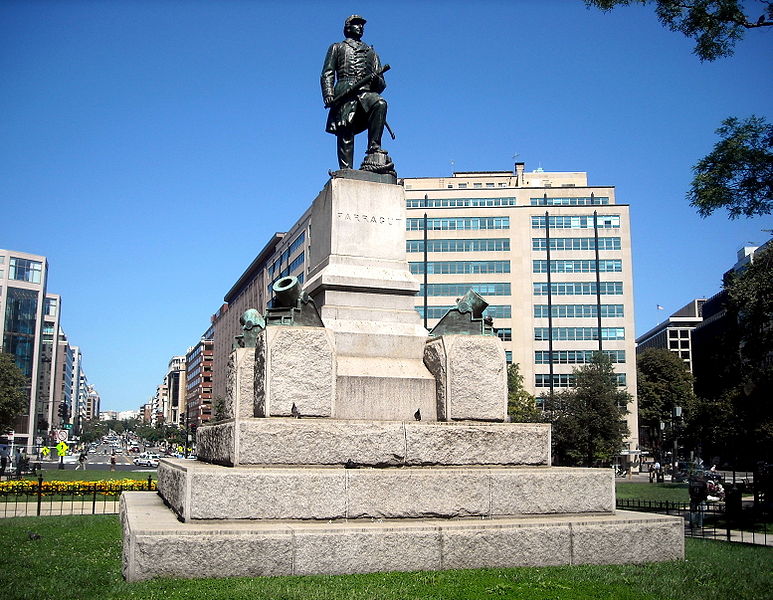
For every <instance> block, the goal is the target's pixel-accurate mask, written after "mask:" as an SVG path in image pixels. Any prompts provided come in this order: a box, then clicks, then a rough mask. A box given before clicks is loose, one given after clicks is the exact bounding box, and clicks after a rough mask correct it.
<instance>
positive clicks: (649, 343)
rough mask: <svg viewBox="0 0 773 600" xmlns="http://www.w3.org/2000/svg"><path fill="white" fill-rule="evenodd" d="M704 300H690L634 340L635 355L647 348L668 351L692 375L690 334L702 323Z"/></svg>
mask: <svg viewBox="0 0 773 600" xmlns="http://www.w3.org/2000/svg"><path fill="white" fill-rule="evenodd" d="M705 302H706V299H705V298H696V299H694V300H690V302H689V303H688V304H685V305H684V306H683V307H682V308H680V309H679V310H678V311H676V312H675V313H674V314H672V315H671V316H670V317H668V319H666V320H665V321H663V322H662V323H659V324H658V325H656V326H655V327H653V328H652V329H650V330H649V331H648V332H647V333H645V334H644V335H641V336H639V337H638V338H636V354H639V353H640V352H643V351H644V350H646V349H647V348H663V349H665V350H670V351H671V352H673V353H674V354H676V355H677V356H679V358H681V359H682V360H683V361H684V364H685V365H687V368H688V369H689V370H690V372H691V373H692V370H693V368H692V332H693V330H694V329H695V328H696V327H697V326H698V325H700V323H701V322H702V321H703V312H702V311H703V305H704V304H705Z"/></svg>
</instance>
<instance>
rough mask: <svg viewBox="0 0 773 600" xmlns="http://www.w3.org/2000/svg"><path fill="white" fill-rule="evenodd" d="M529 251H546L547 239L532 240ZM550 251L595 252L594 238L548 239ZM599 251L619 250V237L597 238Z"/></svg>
mask: <svg viewBox="0 0 773 600" xmlns="http://www.w3.org/2000/svg"><path fill="white" fill-rule="evenodd" d="M531 249H532V250H535V251H540V250H547V238H532V240H531ZM550 249H551V250H595V249H596V240H595V238H592V237H590V238H588V237H585V238H550ZM599 250H620V238H619V237H599Z"/></svg>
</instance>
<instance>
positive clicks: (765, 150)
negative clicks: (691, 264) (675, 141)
mask: <svg viewBox="0 0 773 600" xmlns="http://www.w3.org/2000/svg"><path fill="white" fill-rule="evenodd" d="M717 134H718V135H719V136H720V137H721V138H722V139H720V140H719V142H717V144H716V145H715V146H714V150H713V151H712V152H711V153H710V154H709V155H708V156H706V157H704V158H702V159H701V160H700V161H699V162H698V164H696V165H695V166H694V167H693V173H694V175H695V177H694V178H693V181H692V187H691V188H690V191H689V192H688V193H687V199H688V200H689V201H690V204H692V205H693V206H695V207H696V208H697V209H698V213H699V214H700V215H701V216H702V217H707V216H708V215H710V214H711V213H713V212H714V211H715V210H717V209H718V208H727V210H728V212H729V216H730V218H731V219H736V218H738V217H739V216H744V217H754V216H760V215H767V214H770V212H771V209H773V125H771V124H770V123H768V122H767V121H766V120H765V119H764V118H763V117H757V116H755V115H752V116H751V117H749V118H747V119H743V120H739V119H737V118H735V117H730V118H728V119H725V120H724V121H723V122H722V127H720V128H719V129H717Z"/></svg>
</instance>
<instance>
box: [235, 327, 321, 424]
mask: <svg viewBox="0 0 773 600" xmlns="http://www.w3.org/2000/svg"><path fill="white" fill-rule="evenodd" d="M333 343H334V342H333V335H332V333H331V332H330V331H329V330H328V329H326V328H324V327H284V326H269V327H267V328H266V329H264V330H263V331H261V332H260V334H259V335H258V340H257V345H256V347H255V353H254V356H255V371H254V375H255V377H254V389H255V393H254V395H255V415H254V416H257V417H289V416H291V415H292V407H293V405H295V407H296V409H297V411H298V413H299V414H300V415H301V416H303V417H330V416H332V414H333V410H334V406H335V397H336V352H335V349H334V346H333ZM249 385H250V386H252V385H253V382H252V381H250V382H249Z"/></svg>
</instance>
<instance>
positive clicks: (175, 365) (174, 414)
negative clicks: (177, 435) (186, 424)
mask: <svg viewBox="0 0 773 600" xmlns="http://www.w3.org/2000/svg"><path fill="white" fill-rule="evenodd" d="M164 383H165V384H166V393H167V399H168V401H167V404H166V410H165V411H164V422H166V423H169V424H170V425H179V424H180V415H181V414H185V357H184V356H173V357H172V358H171V359H170V360H169V366H168V368H167V372H166V375H165V376H164Z"/></svg>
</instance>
